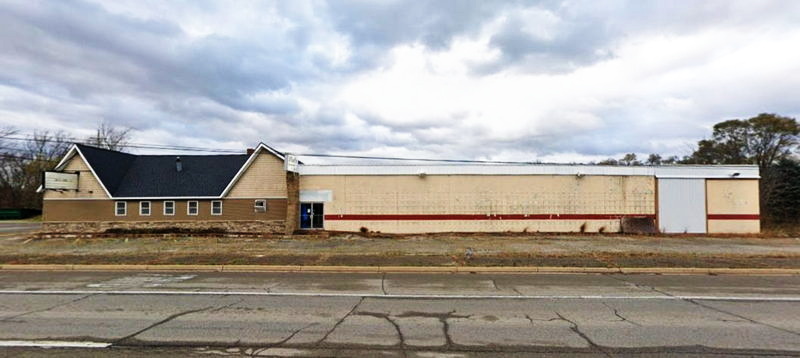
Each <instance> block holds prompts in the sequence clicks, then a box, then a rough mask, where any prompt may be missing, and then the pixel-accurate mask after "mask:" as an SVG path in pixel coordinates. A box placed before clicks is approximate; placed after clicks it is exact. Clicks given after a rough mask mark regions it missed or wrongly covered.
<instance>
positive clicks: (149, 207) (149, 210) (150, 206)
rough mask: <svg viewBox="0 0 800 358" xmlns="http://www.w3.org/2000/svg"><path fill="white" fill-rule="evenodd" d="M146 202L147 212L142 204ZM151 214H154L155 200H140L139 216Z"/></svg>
mask: <svg viewBox="0 0 800 358" xmlns="http://www.w3.org/2000/svg"><path fill="white" fill-rule="evenodd" d="M144 203H147V214H144V213H143V212H142V209H144V206H142V204H144ZM151 214H153V202H151V201H149V200H143V201H140V202H139V216H150V215H151Z"/></svg>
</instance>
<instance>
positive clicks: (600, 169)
mask: <svg viewBox="0 0 800 358" xmlns="http://www.w3.org/2000/svg"><path fill="white" fill-rule="evenodd" d="M423 174H424V175H623V176H625V175H631V176H655V177H657V178H738V179H746V178H749V179H757V178H758V177H759V174H758V166H754V165H664V166H604V165H571V164H561V165H558V164H530V165H496V164H491V165H490V164H480V165H476V164H460V165H456V164H443V165H300V175H423Z"/></svg>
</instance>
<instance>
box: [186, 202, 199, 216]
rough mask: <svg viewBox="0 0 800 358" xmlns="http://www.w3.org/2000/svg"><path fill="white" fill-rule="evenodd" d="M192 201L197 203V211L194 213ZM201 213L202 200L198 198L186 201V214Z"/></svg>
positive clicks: (195, 214)
mask: <svg viewBox="0 0 800 358" xmlns="http://www.w3.org/2000/svg"><path fill="white" fill-rule="evenodd" d="M192 203H195V204H197V211H195V212H194V214H192ZM199 214H200V202H199V201H197V200H189V201H187V202H186V215H189V216H197V215H199Z"/></svg>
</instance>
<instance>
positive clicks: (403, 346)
mask: <svg viewBox="0 0 800 358" xmlns="http://www.w3.org/2000/svg"><path fill="white" fill-rule="evenodd" d="M354 315H357V316H370V317H375V318H383V319H385V320H386V321H387V322H389V324H391V325H392V326H394V330H395V331H396V332H397V339H399V340H400V343H399V347H400V351H401V352H402V354H403V357H406V356H407V353H406V338H405V336H403V331H401V330H400V325H399V324H398V323H397V322H396V321H395V320H393V319H392V317H391V316H390V315H389V314H388V313H380V312H356V313H354Z"/></svg>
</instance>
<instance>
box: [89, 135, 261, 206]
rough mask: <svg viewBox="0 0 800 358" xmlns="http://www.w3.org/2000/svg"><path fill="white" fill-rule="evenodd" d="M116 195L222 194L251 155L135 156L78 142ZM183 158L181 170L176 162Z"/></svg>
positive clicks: (171, 195) (112, 193) (91, 163)
mask: <svg viewBox="0 0 800 358" xmlns="http://www.w3.org/2000/svg"><path fill="white" fill-rule="evenodd" d="M77 146H78V149H80V151H81V153H83V155H84V157H86V160H87V161H88V162H89V165H90V166H91V167H92V169H94V171H95V173H97V176H98V177H100V181H102V182H103V184H104V185H105V186H106V189H108V191H109V192H110V193H111V196H114V197H174V196H187V197H199V196H219V195H221V194H222V191H223V190H225V187H226V186H227V185H228V183H230V182H231V180H232V179H233V177H234V176H236V173H237V172H239V169H241V168H242V166H243V165H244V163H245V162H246V161H247V158H248V155H246V154H239V155H180V156H178V155H134V154H128V153H122V152H117V151H112V150H106V149H100V148H96V147H91V146H87V145H83V144H77ZM178 157H180V158H181V165H182V167H183V168H182V170H181V171H180V172H179V171H177V170H176V166H175V161H176V159H177V158H178Z"/></svg>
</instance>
